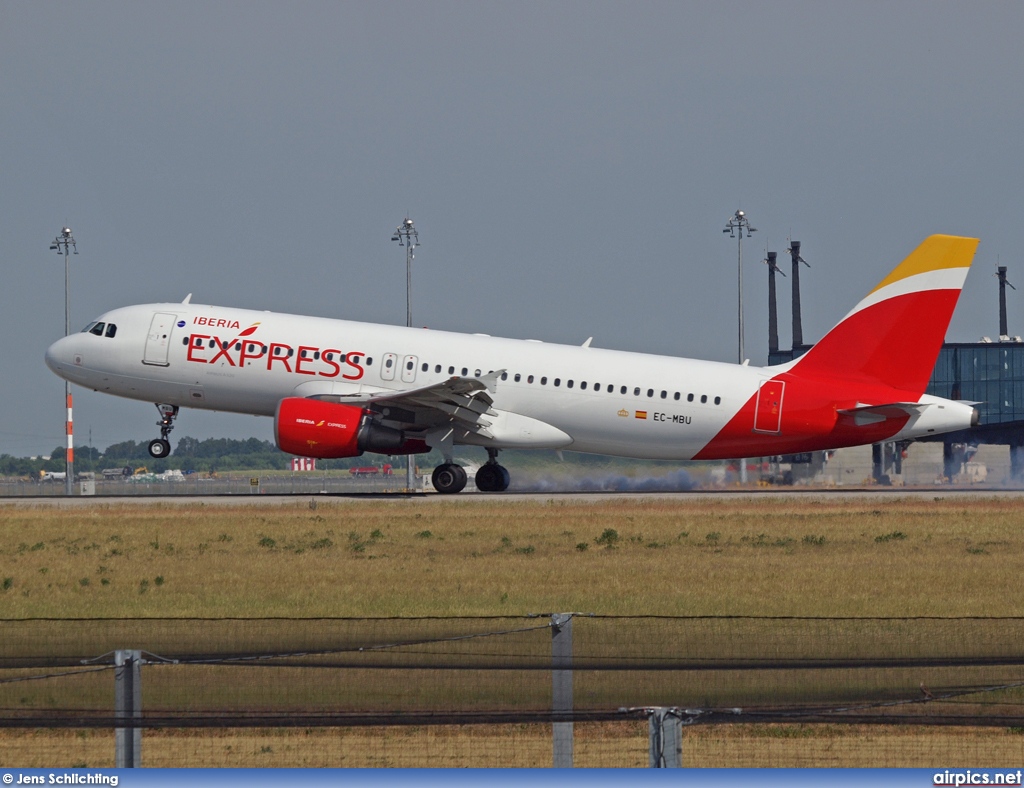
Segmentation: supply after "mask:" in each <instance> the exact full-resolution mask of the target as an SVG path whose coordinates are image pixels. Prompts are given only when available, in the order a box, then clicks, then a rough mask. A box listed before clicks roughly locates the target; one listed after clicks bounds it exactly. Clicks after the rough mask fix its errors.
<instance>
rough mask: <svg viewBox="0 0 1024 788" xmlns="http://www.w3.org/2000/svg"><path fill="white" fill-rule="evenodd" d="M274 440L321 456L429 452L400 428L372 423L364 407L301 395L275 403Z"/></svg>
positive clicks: (301, 453)
mask: <svg viewBox="0 0 1024 788" xmlns="http://www.w3.org/2000/svg"><path fill="white" fill-rule="evenodd" d="M274 439H275V441H276V442H277V446H278V448H279V449H281V451H286V452H288V453H289V454H298V455H299V456H302V457H319V458H321V459H334V458H340V457H357V456H359V455H360V454H362V453H363V452H364V451H370V452H377V453H379V454H418V453H420V452H425V451H429V449H428V448H427V445H426V444H425V443H424V442H423V441H421V440H415V439H412V440H410V439H408V438H406V437H405V433H404V432H402V431H401V430H396V429H393V428H391V427H384V426H382V425H380V424H376V423H374V421H373V418H372V414H371V412H370V411H368V410H366V409H365V408H360V407H357V406H355V405H341V404H338V403H336V402H323V401H322V400H316V399H305V398H303V397H287V398H286V399H283V400H281V401H280V402H279V403H278V405H277V414H276V415H275V416H274Z"/></svg>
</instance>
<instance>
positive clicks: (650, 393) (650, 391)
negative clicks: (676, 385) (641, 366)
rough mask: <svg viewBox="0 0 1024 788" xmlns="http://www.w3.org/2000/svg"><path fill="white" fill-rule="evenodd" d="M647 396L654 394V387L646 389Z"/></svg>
mask: <svg viewBox="0 0 1024 788" xmlns="http://www.w3.org/2000/svg"><path fill="white" fill-rule="evenodd" d="M647 396H648V397H653V396H654V389H647Z"/></svg>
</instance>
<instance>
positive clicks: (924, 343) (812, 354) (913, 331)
mask: <svg viewBox="0 0 1024 788" xmlns="http://www.w3.org/2000/svg"><path fill="white" fill-rule="evenodd" d="M977 246H978V240H977V239H976V238H959V237H956V236H952V235H933V236H930V237H929V238H927V239H925V241H924V242H923V243H922V244H921V245H920V246H918V247H917V249H915V250H914V251H913V252H912V253H911V254H910V256H909V257H907V259H906V260H904V261H903V262H902V263H900V264H899V265H898V266H897V267H896V268H895V270H893V272H892V273H891V274H889V276H887V277H886V278H885V279H883V280H882V281H881V283H880V284H879V285H878V287H876V288H875V289H874V290H872V291H871V293H869V294H868V296H867V297H866V298H864V299H863V300H862V301H861V302H860V303H859V304H857V306H856V307H854V308H853V310H852V311H851V312H850V313H849V314H848V315H847V316H846V317H845V318H843V319H842V320H841V321H840V322H839V324H838V325H837V326H836V327H835V328H833V329H832V330H831V331H829V332H828V333H827V334H826V335H825V336H824V338H823V339H822V340H821V341H820V342H818V343H817V344H816V345H815V346H814V347H812V348H811V349H810V350H809V351H808V352H807V353H806V354H805V355H804V356H802V357H801V358H799V359H798V360H797V362H796V364H795V365H794V366H793V367H792V368H791V370H790V371H791V372H793V373H794V374H797V375H800V376H804V375H807V376H815V377H824V378H847V379H857V380H864V381H871V382H878V383H883V384H885V385H886V386H890V387H892V388H894V389H900V390H902V391H907V392H913V393H917V394H923V393H924V390H925V387H926V386H927V385H928V380H929V378H930V377H931V374H932V370H933V368H934V367H935V359H936V358H937V357H938V354H939V349H940V348H941V347H942V342H943V340H944V338H945V336H946V329H947V327H948V326H949V320H950V318H951V317H952V315H953V308H954V307H955V306H956V302H957V299H958V298H959V297H960V290H961V288H963V284H964V279H965V278H966V277H967V271H968V269H969V268H970V265H971V260H972V259H973V258H974V251H975V249H976V248H977Z"/></svg>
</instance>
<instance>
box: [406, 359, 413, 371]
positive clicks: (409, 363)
mask: <svg viewBox="0 0 1024 788" xmlns="http://www.w3.org/2000/svg"><path fill="white" fill-rule="evenodd" d="M405 368H406V369H407V370H409V371H410V372H411V371H412V362H411V361H407V362H406V363H405Z"/></svg>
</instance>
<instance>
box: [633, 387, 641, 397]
mask: <svg viewBox="0 0 1024 788" xmlns="http://www.w3.org/2000/svg"><path fill="white" fill-rule="evenodd" d="M633 396H634V397H639V396H640V387H639V386H637V387H636V388H635V389H633Z"/></svg>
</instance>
